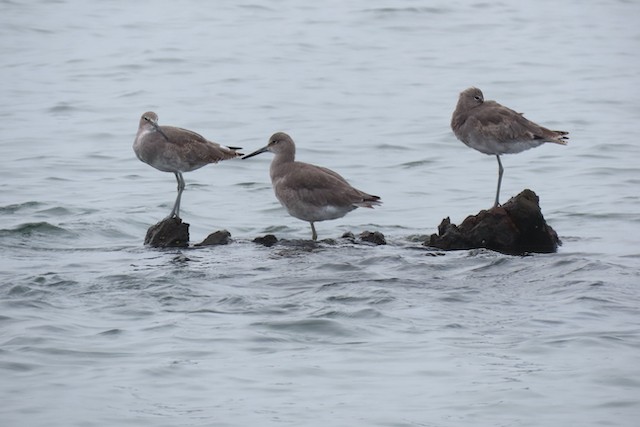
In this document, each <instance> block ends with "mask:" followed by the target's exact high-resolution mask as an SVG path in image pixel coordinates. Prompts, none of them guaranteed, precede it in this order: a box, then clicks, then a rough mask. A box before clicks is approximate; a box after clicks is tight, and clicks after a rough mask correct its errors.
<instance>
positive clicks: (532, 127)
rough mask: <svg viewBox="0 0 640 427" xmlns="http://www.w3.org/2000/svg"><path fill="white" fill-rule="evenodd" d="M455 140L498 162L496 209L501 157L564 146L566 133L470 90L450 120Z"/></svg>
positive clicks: (467, 90) (462, 97) (464, 92)
mask: <svg viewBox="0 0 640 427" xmlns="http://www.w3.org/2000/svg"><path fill="white" fill-rule="evenodd" d="M451 129H453V133H454V134H455V135H456V137H457V138H458V139H459V140H460V141H462V142H464V143H465V144H466V145H468V146H469V147H471V148H474V149H476V150H478V151H480V152H481V153H484V154H490V155H491V154H493V155H495V156H496V158H497V159H498V188H497V190H496V201H495V204H494V207H495V206H499V205H500V185H501V184H502V174H503V172H504V169H503V167H502V162H501V161H500V155H501V154H510V153H519V152H521V151H524V150H528V149H529V148H533V147H537V146H539V145H541V144H543V143H545V142H553V143H556V144H562V145H566V144H567V139H569V137H568V136H567V135H568V132H565V131H561V130H550V129H547V128H545V127H542V126H540V125H537V124H535V123H533V122H532V121H530V120H527V119H525V118H524V116H523V115H522V114H521V113H517V112H515V111H513V110H511V109H510V108H507V107H505V106H503V105H500V104H498V103H497V102H495V101H485V100H484V95H483V94H482V91H481V90H480V89H478V88H475V87H471V88H469V89H466V90H464V91H462V93H460V97H459V98H458V105H456V109H455V111H454V112H453V117H452V118H451Z"/></svg>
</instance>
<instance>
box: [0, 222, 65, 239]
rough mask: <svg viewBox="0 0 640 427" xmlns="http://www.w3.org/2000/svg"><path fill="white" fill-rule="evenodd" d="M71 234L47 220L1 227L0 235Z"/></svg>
mask: <svg viewBox="0 0 640 427" xmlns="http://www.w3.org/2000/svg"><path fill="white" fill-rule="evenodd" d="M61 234H72V233H71V232H70V231H69V230H66V229H64V228H62V227H58V226H56V225H53V224H50V223H48V222H44V221H43V222H27V223H24V224H20V225H18V226H17V227H15V228H11V229H1V230H0V236H33V235H52V236H59V235H61Z"/></svg>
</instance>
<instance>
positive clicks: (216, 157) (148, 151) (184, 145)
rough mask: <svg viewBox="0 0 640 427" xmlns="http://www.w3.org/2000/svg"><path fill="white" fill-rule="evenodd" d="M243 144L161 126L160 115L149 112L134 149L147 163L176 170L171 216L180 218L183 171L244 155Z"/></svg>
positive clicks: (171, 170) (143, 121)
mask: <svg viewBox="0 0 640 427" xmlns="http://www.w3.org/2000/svg"><path fill="white" fill-rule="evenodd" d="M239 149H240V148H239V147H225V146H224V145H220V144H217V143H215V142H211V141H209V140H207V139H205V138H204V137H203V136H201V135H199V134H197V133H195V132H192V131H190V130H186V129H181V128H177V127H172V126H160V125H158V115H157V114H156V113H154V112H152V111H148V112H146V113H144V114H143V115H142V117H140V126H139V127H138V133H137V135H136V139H135V141H134V142H133V151H134V152H135V153H136V156H138V158H139V159H140V160H141V161H143V162H145V163H146V164H148V165H150V166H153V167H154V168H156V169H158V170H160V171H163V172H173V173H174V174H175V176H176V180H177V181H178V196H177V197H176V201H175V203H174V205H173V209H171V213H170V214H169V218H174V217H175V218H180V198H181V197H182V191H184V187H185V182H184V178H183V177H182V172H191V171H193V170H196V169H199V168H201V167H203V166H205V165H207V164H209V163H217V162H219V161H220V160H227V159H232V158H234V157H240V156H242V153H239V152H237V151H236V150H239Z"/></svg>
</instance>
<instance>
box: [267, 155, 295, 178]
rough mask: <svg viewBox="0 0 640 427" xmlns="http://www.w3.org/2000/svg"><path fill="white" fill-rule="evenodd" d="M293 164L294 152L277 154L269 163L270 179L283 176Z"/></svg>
mask: <svg viewBox="0 0 640 427" xmlns="http://www.w3.org/2000/svg"><path fill="white" fill-rule="evenodd" d="M294 162H295V152H282V153H277V154H276V155H275V157H274V158H273V160H272V161H271V167H270V173H271V178H272V179H273V177H276V176H280V175H284V174H285V173H286V171H287V170H288V169H289V167H290V166H291V164H293V163H294Z"/></svg>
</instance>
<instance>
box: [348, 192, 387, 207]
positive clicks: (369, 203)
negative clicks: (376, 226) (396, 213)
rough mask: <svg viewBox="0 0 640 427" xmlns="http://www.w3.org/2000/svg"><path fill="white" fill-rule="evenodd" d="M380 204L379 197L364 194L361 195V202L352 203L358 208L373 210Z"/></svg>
mask: <svg viewBox="0 0 640 427" xmlns="http://www.w3.org/2000/svg"><path fill="white" fill-rule="evenodd" d="M381 204H382V200H380V197H378V196H373V195H371V194H366V193H362V200H361V201H359V202H357V203H354V205H356V206H358V207H360V208H373V207H374V206H380V205H381Z"/></svg>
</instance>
